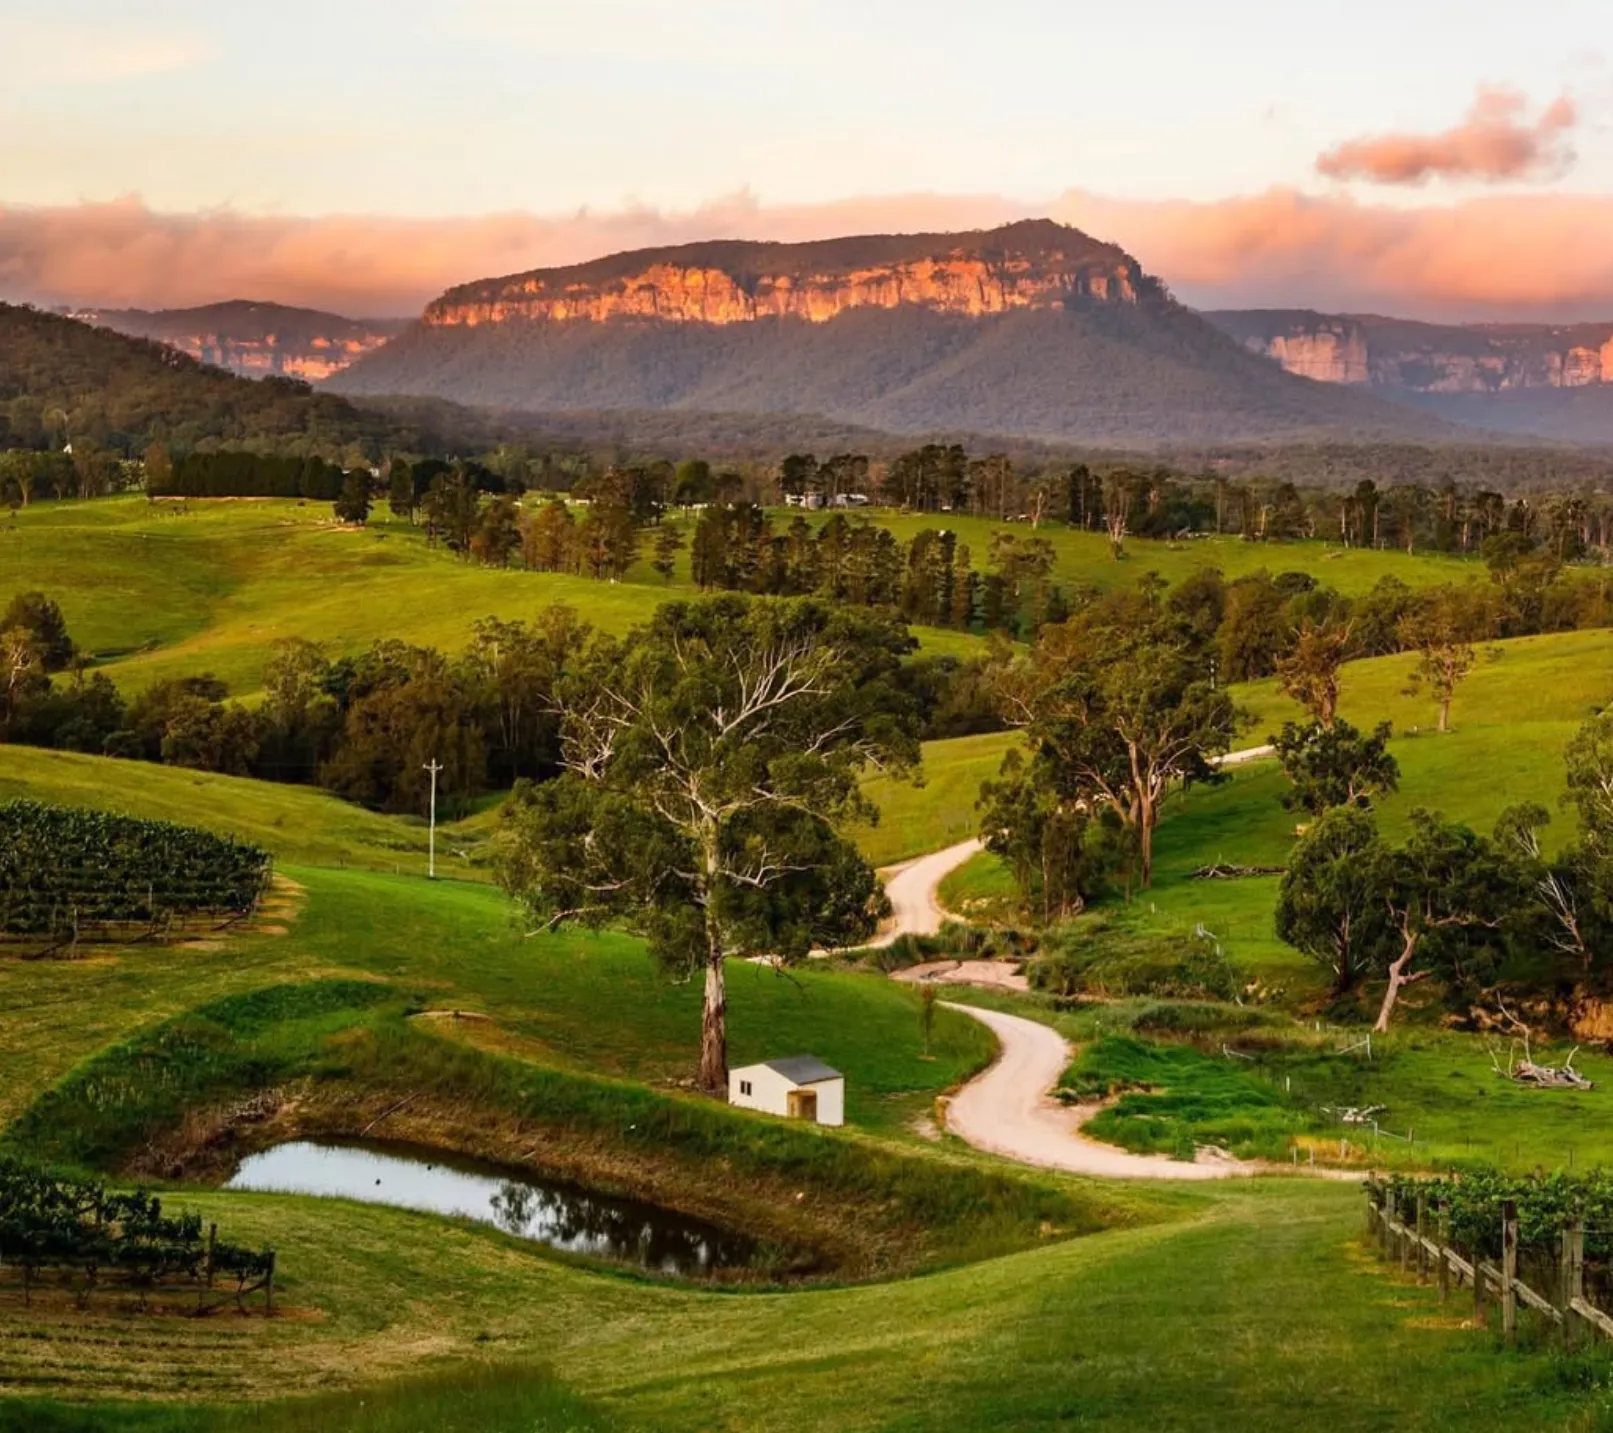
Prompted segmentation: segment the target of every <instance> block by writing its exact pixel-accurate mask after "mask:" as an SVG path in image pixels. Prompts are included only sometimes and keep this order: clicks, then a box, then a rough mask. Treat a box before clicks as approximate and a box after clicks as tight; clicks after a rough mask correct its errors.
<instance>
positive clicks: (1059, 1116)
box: [872, 749, 1265, 1179]
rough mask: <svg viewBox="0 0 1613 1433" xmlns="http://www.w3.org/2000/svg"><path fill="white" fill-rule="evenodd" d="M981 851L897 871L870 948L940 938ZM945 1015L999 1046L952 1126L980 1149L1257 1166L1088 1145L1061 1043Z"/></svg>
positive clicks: (960, 1098)
mask: <svg viewBox="0 0 1613 1433" xmlns="http://www.w3.org/2000/svg"><path fill="white" fill-rule="evenodd" d="M1264 754H1265V753H1264V751H1262V750H1260V749H1256V750H1255V751H1254V752H1249V753H1245V752H1236V753H1233V755H1232V756H1231V757H1229V758H1227V760H1228V763H1229V764H1231V763H1234V762H1236V761H1242V760H1250V759H1255V758H1257V757H1258V756H1260V755H1264ZM980 849H981V846H980V842H979V841H960V842H959V843H958V844H957V845H956V846H948V847H947V848H946V849H945V850H944V851H935V852H933V853H931V854H930V855H928V856H920V857H919V858H918V859H917V860H914V861H908V862H906V863H905V864H904V865H901V866H897V867H894V868H893V869H892V870H891V872H890V873H889V874H888V876H887V878H886V881H885V890H886V892H887V893H888V894H889V896H890V898H891V906H892V908H893V909H892V920H891V924H890V928H889V929H888V930H887V931H885V932H884V933H883V934H881V935H880V936H879V937H878V938H877V939H876V940H874V941H873V942H872V944H873V945H874V946H887V945H890V944H891V943H892V942H893V941H895V940H896V939H897V937H898V936H901V935H906V934H912V935H934V934H935V933H936V932H937V931H939V930H940V929H941V926H942V924H943V923H944V922H945V921H946V920H947V918H948V917H947V913H946V911H945V910H943V909H942V907H941V903H940V900H939V897H938V892H939V888H940V885H941V882H942V881H943V880H945V879H946V878H947V876H948V875H950V874H951V873H952V872H953V871H955V870H956V869H957V868H958V867H959V866H961V865H962V864H963V863H964V862H965V861H967V860H968V859H969V858H970V857H971V856H973V855H974V854H975V853H976V852H977V851H979V850H980ZM949 973H950V974H951V976H952V981H951V982H949V983H956V982H959V981H961V980H965V979H970V978H972V979H974V980H978V981H979V983H988V982H986V981H984V980H980V977H979V976H978V975H973V976H972V977H971V973H970V972H965V971H963V970H962V968H961V967H960V968H959V969H958V970H956V971H953V972H949ZM903 975H908V976H911V975H912V972H904V971H899V972H897V976H898V978H901V977H902V976H903ZM930 978H937V977H935V976H931V977H930ZM939 978H941V979H946V977H945V976H941V977H939ZM947 1008H948V1009H951V1010H957V1011H961V1012H962V1013H963V1014H965V1015H968V1016H970V1017H971V1018H972V1019H975V1020H978V1021H980V1022H981V1024H983V1025H985V1026H987V1027H988V1028H989V1029H990V1030H991V1031H992V1033H993V1034H994V1035H996V1037H997V1042H998V1045H999V1046H1000V1053H999V1055H998V1057H997V1061H996V1063H995V1064H993V1065H992V1067H991V1068H990V1069H989V1070H987V1071H986V1072H985V1073H984V1074H982V1075H979V1076H977V1077H976V1078H975V1079H973V1080H971V1081H970V1082H969V1083H968V1084H967V1085H965V1086H964V1087H963V1089H962V1090H960V1091H959V1092H958V1094H957V1095H956V1096H954V1097H953V1099H952V1102H951V1105H950V1107H949V1109H948V1112H947V1128H948V1129H950V1130H951V1131H952V1132H953V1133H954V1134H956V1135H958V1136H959V1137H960V1138H961V1139H964V1140H966V1141H968V1143H970V1144H972V1145H974V1146H975V1147H976V1148H977V1149H983V1150H987V1151H989V1152H990V1153H992V1154H999V1155H1002V1156H1003V1157H1004V1158H1007V1159H1014V1160H1018V1161H1020V1162H1021V1163H1022V1164H1035V1165H1041V1166H1043V1167H1045V1168H1049V1169H1065V1170H1070V1171H1073V1172H1075V1173H1078V1174H1094V1175H1102V1176H1106V1177H1109V1178H1114V1179H1224V1178H1226V1177H1227V1176H1229V1175H1235V1174H1248V1173H1251V1172H1252V1170H1251V1168H1250V1167H1249V1166H1247V1165H1244V1164H1241V1163H1239V1162H1238V1161H1236V1160H1232V1159H1209V1158H1202V1157H1201V1159H1200V1161H1198V1162H1196V1163H1192V1164H1189V1163H1187V1162H1186V1161H1184V1160H1175V1159H1166V1158H1164V1157H1163V1156H1149V1155H1140V1154H1129V1153H1127V1152H1126V1151H1125V1150H1122V1149H1116V1148H1115V1147H1114V1146H1113V1145H1107V1144H1100V1143H1099V1142H1098V1141H1097V1140H1094V1139H1088V1138H1087V1137H1086V1136H1085V1135H1083V1134H1082V1133H1081V1122H1082V1121H1083V1119H1090V1118H1091V1117H1092V1115H1093V1114H1095V1113H1096V1112H1097V1111H1096V1108H1095V1107H1088V1108H1086V1109H1084V1110H1079V1109H1071V1108H1069V1107H1067V1106H1065V1105H1061V1104H1060V1103H1059V1102H1058V1101H1057V1100H1055V1099H1053V1098H1052V1097H1051V1095H1050V1094H1049V1091H1051V1090H1052V1089H1053V1087H1054V1086H1055V1085H1057V1084H1058V1081H1059V1077H1060V1076H1061V1075H1062V1074H1063V1073H1064V1071H1065V1069H1066V1068H1067V1067H1068V1065H1069V1063H1070V1059H1071V1057H1072V1054H1073V1052H1072V1050H1071V1048H1070V1046H1069V1045H1068V1044H1066V1043H1065V1041H1064V1038H1063V1036H1061V1035H1060V1034H1059V1033H1058V1032H1057V1031H1056V1030H1053V1029H1051V1028H1050V1027H1049V1026H1046V1025H1041V1024H1038V1023H1037V1022H1036V1021H1034V1020H1026V1019H1023V1018H1022V1017H1020V1016H1018V1015H1004V1014H1002V1013H1000V1012H999V1011H996V1010H980V1009H977V1008H976V1007H975V1006H972V1005H957V1004H953V1003H952V1002H950V1001H949V1002H947Z"/></svg>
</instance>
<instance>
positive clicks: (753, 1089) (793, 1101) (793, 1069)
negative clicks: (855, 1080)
mask: <svg viewBox="0 0 1613 1433" xmlns="http://www.w3.org/2000/svg"><path fill="white" fill-rule="evenodd" d="M728 1103H729V1104H731V1105H738V1106H739V1107H740V1108H741V1109H747V1110H761V1111H763V1113H765V1114H770V1115H783V1116H784V1118H786V1119H792V1120H810V1121H811V1122H812V1123H814V1124H820V1125H843V1124H845V1122H846V1077H845V1076H844V1075H842V1074H841V1073H840V1071H839V1070H836V1069H832V1068H830V1067H829V1066H828V1065H826V1064H824V1063H823V1061H822V1060H820V1059H818V1057H817V1056H816V1055H792V1056H790V1057H789V1058H788V1059H785V1060H766V1061H764V1062H763V1063H762V1064H760V1065H746V1066H745V1067H744V1068H743V1069H741V1070H733V1071H730V1072H729V1075H728Z"/></svg>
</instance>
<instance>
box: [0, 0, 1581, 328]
mask: <svg viewBox="0 0 1613 1433" xmlns="http://www.w3.org/2000/svg"><path fill="white" fill-rule="evenodd" d="M0 55H4V56H6V57H7V58H6V61H5V64H4V66H3V73H4V81H3V84H0V296H6V297H11V298H29V299H34V300H40V301H52V302H71V303H82V304H111V303H125V304H142V305H156V304H172V303H190V302H202V301H208V300H213V299H221V298H231V297H256V298H274V299H280V300H284V301H294V302H305V303H312V304H319V305H324V306H331V307H336V308H340V309H343V310H345V311H349V312H355V313H363V314H383V313H400V312H410V311H413V310H415V309H418V307H419V306H420V305H421V304H423V303H424V302H425V301H426V300H428V299H429V298H430V297H432V296H433V295H434V294H435V293H436V292H438V291H440V290H441V289H442V288H443V287H446V286H447V285H449V284H451V283H454V282H462V281H466V280H469V279H473V278H477V277H482V276H484V275H487V274H491V273H501V272H512V271H517V270H520V269H522V268H529V267H534V266H538V265H541V264H548V263H556V262H568V261H574V260H580V259H583V258H588V257H592V256H594V255H595V254H597V253H599V252H604V251H608V250H612V249H620V248H624V247H632V246H635V245H638V244H650V243H657V242H663V241H668V240H673V239H678V240H682V239H692V238H705V237H736V236H738V237H787V238H797V237H814V236H828V235H831V234H836V233H847V232H857V231H858V230H861V229H881V230H888V229H903V230H913V229H924V228H955V227H973V226H979V225H988V224H991V223H995V222H1000V221H1001V220H1003V219H1006V218H1010V217H1017V216H1021V215H1027V214H1051V215H1053V216H1054V217H1057V218H1061V219H1064V220H1066V221H1068V222H1073V223H1077V224H1080V225H1081V226H1082V227H1086V228H1089V229H1090V230H1091V231H1092V232H1094V233H1096V234H1097V235H1098V236H1099V237H1101V238H1105V239H1110V240H1113V241H1114V242H1117V243H1119V244H1121V245H1123V246H1125V247H1126V248H1128V249H1130V250H1132V251H1133V252H1134V253H1136V254H1137V256H1138V257H1139V258H1140V259H1141V260H1142V261H1143V263H1144V264H1145V265H1146V266H1147V267H1149V268H1150V269H1151V270H1154V271H1156V272H1159V273H1160V274H1161V275H1162V276H1163V277H1164V278H1165V279H1166V280H1167V282H1169V283H1170V284H1171V285H1172V287H1173V288H1174V289H1175V290H1176V291H1177V292H1178V294H1179V295H1180V296H1181V297H1183V298H1185V299H1187V300H1188V301H1190V302H1194V303H1197V304H1201V305H1212V304H1254V303H1258V304H1270V305H1289V304H1295V305H1298V304H1303V305H1308V306H1315V307H1346V308H1355V309H1362V308H1377V309H1389V310H1391V311H1394V312H1403V313H1415V314H1421V315H1425V316H1430V317H1470V318H1492V317H1518V318H1524V317H1528V318H1549V319H1553V320H1567V319H1573V318H1610V317H1613V242H1610V240H1613V24H1610V23H1609V20H1608V15H1607V5H1606V0H1534V3H1532V4H1530V5H1527V6H1524V5H1517V4H1508V5H1500V4H1492V3H1484V0H1480V3H1473V0H1464V3H1447V2H1446V0H1153V3H1149V0H1142V3H1135V4H1131V5H1120V4H1115V3H1114V0H1103V3H1091V0H993V3H992V4H991V5H989V6H983V5H979V4H976V3H964V0H924V3H920V2H919V0H814V3H810V4H809V3H805V0H678V3H676V4H670V3H664V0H527V3H518V2H517V0H457V3H429V0H384V3H383V0H318V3H316V2H315V0H231V3H229V4H220V3H218V0H208V3H206V4H203V3H198V2H197V0H141V4H139V5H138V6H135V5H131V4H129V3H128V0H52V3H51V4H50V5H49V6H46V5H45V4H43V3H40V0H28V2H27V3H23V0H0ZM243 285H248V286H252V287H251V288H250V290H249V289H246V288H243V287H242V286H243Z"/></svg>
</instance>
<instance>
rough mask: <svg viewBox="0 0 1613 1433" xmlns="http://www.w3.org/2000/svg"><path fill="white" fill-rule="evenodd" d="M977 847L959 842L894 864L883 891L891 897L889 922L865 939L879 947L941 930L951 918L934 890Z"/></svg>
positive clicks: (874, 947) (973, 852)
mask: <svg viewBox="0 0 1613 1433" xmlns="http://www.w3.org/2000/svg"><path fill="white" fill-rule="evenodd" d="M980 849H981V845H980V842H979V841H960V842H958V844H957V845H956V846H948V847H947V848H946V850H944V851H932V852H931V853H930V854H929V855H928V856H920V857H919V858H918V859H917V860H916V861H908V862H907V863H906V864H904V865H901V866H895V867H893V868H892V874H891V875H890V876H889V878H888V879H887V880H886V882H885V894H886V895H888V896H889V897H890V898H891V920H890V924H889V926H888V927H887V929H885V930H883V931H881V932H880V933H879V935H878V936H877V937H875V938H874V939H873V940H871V941H869V942H868V944H869V947H870V948H873V949H879V948H880V947H883V946H887V945H890V944H891V943H892V942H893V941H895V940H896V938H897V937H898V936H903V935H934V934H935V933H936V932H937V931H938V930H940V929H941V927H942V925H943V924H945V922H946V921H947V920H949V919H950V917H949V916H948V915H947V913H946V912H945V911H944V910H942V909H941V903H940V901H939V900H938V899H937V896H936V892H937V891H938V889H939V888H940V885H941V882H942V881H944V880H945V879H946V878H947V877H948V876H949V875H951V874H952V872H954V871H955V870H957V869H958V867H959V866H961V865H962V864H963V863H964V862H965V861H967V860H968V859H969V858H970V857H971V856H973V855H974V854H975V853H976V852H978V851H979V850H980Z"/></svg>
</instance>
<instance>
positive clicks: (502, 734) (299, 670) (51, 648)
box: [0, 593, 588, 814]
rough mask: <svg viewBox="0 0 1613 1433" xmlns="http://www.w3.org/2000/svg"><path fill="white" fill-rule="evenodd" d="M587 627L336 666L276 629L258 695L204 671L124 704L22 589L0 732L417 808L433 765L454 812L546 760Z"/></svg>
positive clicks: (497, 636)
mask: <svg viewBox="0 0 1613 1433" xmlns="http://www.w3.org/2000/svg"><path fill="white" fill-rule="evenodd" d="M57 632H60V634H61V636H60V638H59V639H58V638H57V637H56V636H55V635H54V634H55V633H57ZM587 637H588V628H587V627H586V625H585V624H584V623H582V622H581V621H580V620H579V619H578V617H577V616H576V614H575V613H574V612H572V611H571V609H569V608H565V607H554V608H550V609H549V610H548V611H547V612H546V613H545V614H544V615H543V617H542V618H541V619H540V620H539V621H537V622H535V623H532V624H530V625H529V624H527V623H522V622H503V621H499V620H498V619H496V618H487V619H485V620H484V621H481V622H478V623H476V624H475V625H474V627H473V629H472V640H471V642H470V645H469V647H468V648H467V649H466V651H465V652H464V653H463V654H462V655H461V656H459V657H457V658H449V657H447V656H444V655H443V654H442V653H441V652H437V651H434V650H432V649H430V648H423V647H412V646H409V645H407V644H405V643H402V642H396V641H383V642H377V643H376V644H375V645H374V646H373V647H371V648H370V650H369V651H368V652H365V653H364V654H362V655H361V656H358V657H351V658H342V659H340V660H336V661H332V660H331V659H329V658H328V657H326V656H325V655H324V654H323V653H322V652H321V651H320V650H319V649H318V648H317V647H316V646H314V644H312V643H310V642H306V641H303V640H301V639H299V638H288V639H283V640H281V641H279V642H277V643H276V644H275V649H274V655H273V657H272V658H271V659H270V662H269V664H268V666H267V668H266V669H265V671H264V674H263V680H264V699H263V700H262V702H261V703H258V704H256V705H252V706H248V705H245V704H243V703H240V702H235V701H231V700H229V699H228V696H227V692H226V689H225V687H224V685H223V683H222V682H220V681H218V680H217V679H216V678H214V677H211V676H208V675H206V674H201V675H197V676H193V677H180V678H172V679H169V680H166V681H162V682H158V683H156V684H155V685H153V686H151V687H148V688H147V689H146V690H144V691H143V692H141V693H140V694H139V695H138V696H136V697H135V698H133V700H126V699H125V698H124V697H123V696H122V694H121V693H120V692H119V691H118V690H117V688H116V687H114V686H113V685H112V683H111V682H110V681H108V680H107V678H106V677H105V675H104V674H102V673H99V672H94V673H91V672H89V671H88V670H87V669H86V667H85V665H84V664H83V663H82V661H79V660H77V659H76V657H75V658H73V659H70V660H68V661H66V662H64V661H63V660H62V658H61V651H62V643H63V642H65V641H66V637H65V628H64V627H62V626H61V625H60V611H59V609H58V608H57V607H56V604H55V603H54V602H50V601H49V600H48V599H45V598H42V597H41V596H40V595H39V594H37V593H35V594H26V595H25V596H24V597H20V598H18V599H17V600H16V601H15V602H13V604H12V607H11V609H9V610H8V611H7V613H6V614H5V626H4V628H3V633H0V655H3V657H4V661H5V667H4V673H5V676H6V678H7V681H6V685H5V688H4V690H3V692H0V740H5V741H9V742H19V743H25V744H29V745H36V746H52V747H57V748H59V749H63V750H70V751H85V752H92V753H97V754H105V755H109V756H121V757H128V758H132V759H136V760H143V761H153V762H163V763H166V764H168V765H173V766H185V767H191V768H194V769H196V770H200V771H218V772H224V773H227V774H230V775H235V776H256V777H261V778H263V779H266V780H271V781H288V782H304V783H316V784H318V785H321V786H323V787H325V788H326V789H327V790H330V791H334V792H336V793H337V794H339V795H341V796H344V797H347V798H348V799H350V800H353V801H358V802H362V803H363V804H365V805H368V806H373V807H376V808H377V809H380V810H385V811H403V812H418V813H421V814H424V811H425V808H426V801H427V795H428V789H429V777H428V775H427V774H426V772H425V771H424V770H423V769H422V768H423V767H424V766H425V764H426V763H428V762H431V761H433V760H435V761H438V762H440V763H441V764H442V768H443V769H442V771H441V773H440V775H439V779H438V792H439V797H440V799H441V801H442V803H443V805H444V806H445V808H446V809H447V810H449V811H462V810H464V809H465V808H466V803H467V802H468V801H469V800H470V799H471V798H472V797H474V796H475V795H477V794H478V793H479V792H481V791H483V790H486V789H488V787H489V786H491V787H495V788H500V789H502V788H507V787H509V786H510V785H512V784H513V783H514V782H515V781H517V780H519V779H521V778H523V777H527V778H542V777H546V776H549V775H552V774H553V773H554V771H555V770H556V769H557V762H558V748H557V746H556V741H557V735H556V731H557V728H556V720H555V718H554V716H553V714H552V711H551V700H550V699H551V693H552V690H553V687H554V684H555V682H556V681H557V680H558V678H559V675H560V673H561V672H562V671H563V670H564V668H565V666H566V663H567V662H568V661H569V660H570V658H571V657H572V656H573V655H574V653H575V652H576V651H578V650H579V649H580V648H581V646H582V645H583V643H584V642H585V641H586V640H587ZM69 650H70V645H69Z"/></svg>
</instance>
